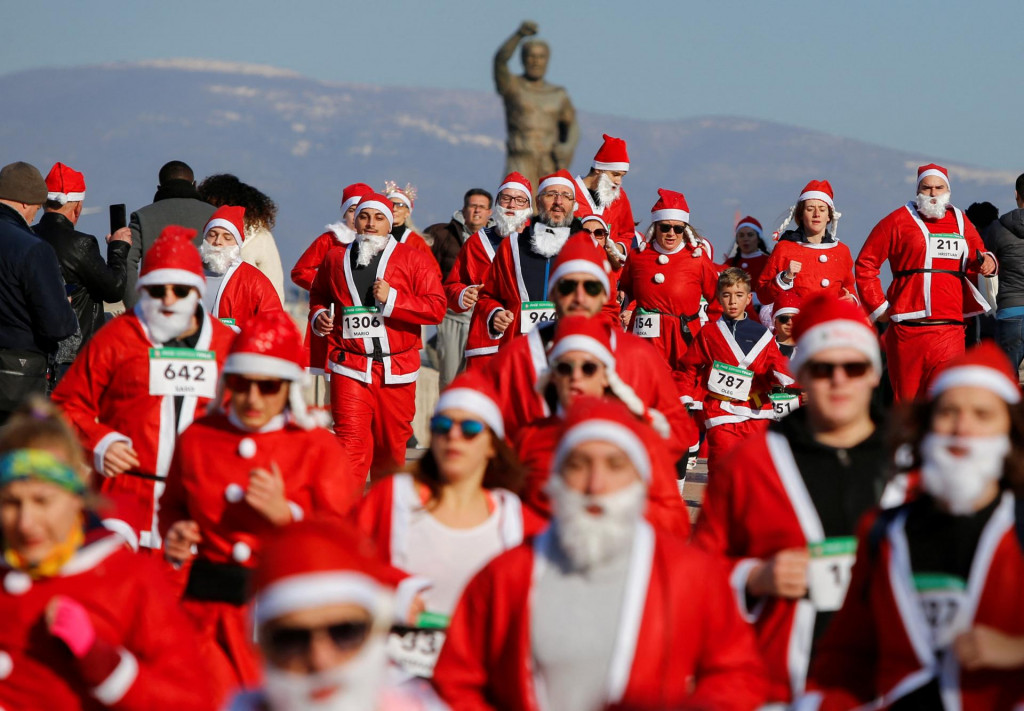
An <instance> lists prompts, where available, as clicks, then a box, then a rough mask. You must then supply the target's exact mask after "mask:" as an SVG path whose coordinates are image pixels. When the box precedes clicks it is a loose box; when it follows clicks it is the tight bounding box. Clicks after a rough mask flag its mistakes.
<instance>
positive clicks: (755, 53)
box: [0, 0, 1024, 171]
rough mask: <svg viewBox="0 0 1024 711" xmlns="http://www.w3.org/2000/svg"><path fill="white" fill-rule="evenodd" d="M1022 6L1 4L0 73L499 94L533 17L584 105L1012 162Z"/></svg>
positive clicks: (1023, 158)
mask: <svg viewBox="0 0 1024 711" xmlns="http://www.w3.org/2000/svg"><path fill="white" fill-rule="evenodd" d="M1022 14H1024V5H1022V4H1021V3H1020V2H1019V0H1018V1H1017V2H1012V1H1011V0H990V1H988V2H970V3H968V2H952V1H950V0H934V1H933V2H929V3H916V2H900V1H894V0H868V1H865V2H830V1H828V0H826V1H825V2H821V0H817V1H816V2H805V1H803V0H800V1H792V2H787V1H785V0H777V1H775V2H730V1H728V0H718V1H715V2H683V1H681V0H677V1H675V2H672V1H659V2H638V1H634V2H628V1H627V0H620V1H619V2H609V1H606V0H599V1H592V2H586V3H583V2H577V3H572V2H567V1H564V0H563V2H535V1H534V0H517V1H516V2H501V3H494V2H486V1H482V0H479V1H476V2H474V1H472V0H449V1H447V2H443V3H430V2H423V1H422V0H419V1H417V0H390V1H389V2H387V3H383V2H358V3H356V2H349V1H345V2H337V1H335V2H329V1H326V0H317V1H310V2H303V1H302V0H293V1H291V2H282V1H281V0H244V1H243V0H202V1H197V0H168V1H165V2H159V3H157V2H149V1H147V0H90V1H89V2H85V1H83V0H47V2H46V3H36V2H21V3H13V2H7V3H5V7H4V8H3V11H2V17H3V18H4V24H5V26H6V27H7V32H5V33H4V41H3V42H2V43H0V71H4V72H14V71H19V70H22V69H29V68H36V67H42V66H76V65H83V64H100V63H106V62H114V61H135V60H140V59H153V58H168V57H201V58H209V59H223V60H231V61H243V62H257V63H264V64H270V65H273V66H277V67H282V68H287V69H292V70H294V71H297V72H299V73H301V74H304V75H306V76H310V77H313V78H317V79H323V80H330V81H343V82H359V83H366V84H383V85H393V86H416V87H429V86H437V87H444V88H462V89H476V90H484V91H491V90H493V85H492V81H491V68H490V61H491V57H492V55H493V53H494V51H495V49H496V48H497V46H498V44H500V42H501V41H503V40H504V39H505V38H506V37H507V36H508V35H509V34H511V32H512V31H513V30H514V29H515V28H516V27H517V26H518V24H519V22H520V21H521V20H523V19H534V20H537V21H538V22H539V23H540V26H541V36H542V37H543V38H545V39H547V40H549V41H550V42H551V43H552V45H553V49H554V56H553V59H552V64H551V67H550V71H549V75H548V76H549V79H551V80H552V81H554V82H556V83H559V84H564V85H566V86H567V87H568V88H569V91H570V95H571V96H572V98H573V101H574V103H575V104H576V106H577V107H578V108H580V109H582V110H585V111H595V112H607V113H612V114H618V115H624V116H631V117H636V118H649V119H669V118H686V117H692V116H699V115H733V116H749V117H753V118H759V119H768V120H774V121H779V122H783V123H789V124H796V125H799V126H804V127H808V128H813V129H817V130H821V131H826V132H829V133H834V134H837V135H842V136H848V137H851V138H857V139H862V140H866V141H871V142H873V143H878V144H881V145H885V146H891V147H895V148H901V149H905V150H908V151H914V152H919V153H922V154H925V155H929V154H930V155H936V156H942V157H944V158H948V159H953V160H956V161H961V162H964V163H974V164H977V165H981V166H985V167H990V168H1000V169H1006V170H1013V171H1016V170H1021V169H1024V151H1022V150H1021V141H1020V139H1019V138H1018V135H1017V134H1018V133H1019V132H1020V130H1021V129H1020V126H1021V117H1022V116H1024V93H1022V92H1021V89H1020V81H1019V79H1018V76H1017V72H1018V71H1019V68H1020V66H1021V62H1022V59H1024V56H1022V52H1021V48H1022V43H1021V34H1020V27H1021V24H1022V23H1021V20H1022V17H1021V15H1022ZM14 28H18V29H17V30H15V29H14ZM515 66H518V62H515ZM42 90H45V86H44V85H40V91H42ZM125 91H130V87H125ZM7 100H8V101H11V100H13V99H12V97H8V98H7ZM97 100H102V98H101V97H97Z"/></svg>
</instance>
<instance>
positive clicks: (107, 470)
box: [103, 441, 139, 477]
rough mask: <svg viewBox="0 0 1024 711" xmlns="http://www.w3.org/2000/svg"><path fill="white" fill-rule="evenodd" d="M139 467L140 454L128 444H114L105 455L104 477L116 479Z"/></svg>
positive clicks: (120, 442)
mask: <svg viewBox="0 0 1024 711" xmlns="http://www.w3.org/2000/svg"><path fill="white" fill-rule="evenodd" d="M138 466H139V454H138V452H136V451H135V450H134V449H132V448H131V446H130V445H129V444H128V443H127V442H124V441H118V442H114V443H113V444H111V445H110V446H109V447H107V451H106V452H104V454H103V476H109V477H115V476H117V475H118V474H123V473H125V472H126V471H128V470H129V469H136V468H137V467H138Z"/></svg>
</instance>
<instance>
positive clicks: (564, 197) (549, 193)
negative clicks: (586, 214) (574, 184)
mask: <svg viewBox="0 0 1024 711" xmlns="http://www.w3.org/2000/svg"><path fill="white" fill-rule="evenodd" d="M541 195H542V196H546V197H549V198H552V199H554V200H558V199H559V198H560V199H562V200H565V201H567V202H576V196H575V195H573V194H572V193H556V192H552V191H550V190H545V191H544V192H543V193H541Z"/></svg>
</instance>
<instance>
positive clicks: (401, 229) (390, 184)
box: [381, 180, 441, 276]
mask: <svg viewBox="0 0 1024 711" xmlns="http://www.w3.org/2000/svg"><path fill="white" fill-rule="evenodd" d="M381 194H382V195H385V196H386V197H387V199H388V200H390V201H391V204H392V206H393V219H394V224H393V225H392V226H391V234H392V236H393V237H394V238H395V239H396V240H398V241H399V242H401V243H402V244H405V245H408V246H410V247H413V248H414V249H418V250H419V251H421V252H423V253H424V254H426V255H427V256H428V257H430V258H431V259H432V260H433V261H434V264H437V257H435V256H434V253H433V251H431V249H430V245H428V244H427V241H426V240H425V239H423V235H421V234H420V233H419V232H416V231H415V230H412V229H410V228H409V226H408V225H407V224H406V222H407V221H408V220H409V218H410V217H411V216H412V208H413V205H415V204H416V188H414V187H413V186H412V185H410V184H408V183H406V186H405V189H402V188H399V187H398V183H396V182H395V181H393V180H386V181H384V190H382V191H381ZM437 273H438V276H440V274H441V265H440V264H438V265H437Z"/></svg>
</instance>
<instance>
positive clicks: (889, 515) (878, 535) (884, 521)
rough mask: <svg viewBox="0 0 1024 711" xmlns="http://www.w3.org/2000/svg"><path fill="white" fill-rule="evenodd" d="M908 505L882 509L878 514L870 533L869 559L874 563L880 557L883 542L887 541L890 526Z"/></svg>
mask: <svg viewBox="0 0 1024 711" xmlns="http://www.w3.org/2000/svg"><path fill="white" fill-rule="evenodd" d="M908 505H909V504H903V505H901V506H894V507H893V508H891V509H882V510H881V511H879V512H878V517H877V518H876V519H875V522H874V523H873V524H871V530H870V531H868V541H867V542H868V557H869V558H870V560H871V561H872V562H874V560H875V558H876V557H877V556H878V551H879V550H880V549H881V547H882V541H884V540H885V532H886V531H887V530H888V528H889V524H891V523H892V522H893V521H895V520H896V517H897V516H898V515H899V514H900V512H902V511H904V510H905V509H906V507H907V506H908Z"/></svg>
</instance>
